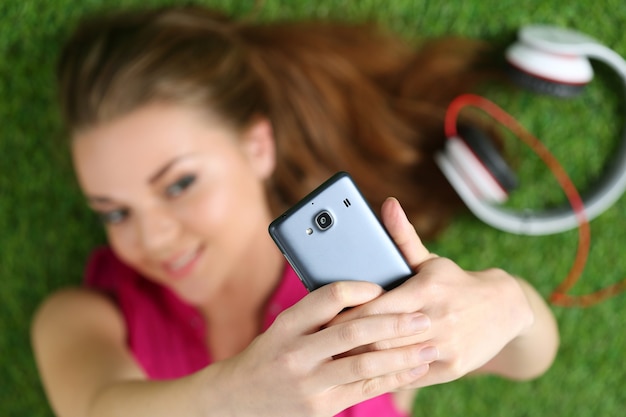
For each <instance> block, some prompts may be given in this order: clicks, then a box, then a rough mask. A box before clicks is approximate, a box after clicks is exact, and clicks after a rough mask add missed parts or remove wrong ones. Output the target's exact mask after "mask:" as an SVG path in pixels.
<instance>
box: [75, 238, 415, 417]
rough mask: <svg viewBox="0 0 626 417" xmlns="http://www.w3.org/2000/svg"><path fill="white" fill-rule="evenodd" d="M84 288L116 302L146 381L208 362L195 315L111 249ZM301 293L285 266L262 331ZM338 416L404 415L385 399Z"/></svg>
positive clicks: (94, 263) (94, 264)
mask: <svg viewBox="0 0 626 417" xmlns="http://www.w3.org/2000/svg"><path fill="white" fill-rule="evenodd" d="M85 285H86V286H87V287H89V288H93V289H97V290H100V291H103V292H105V293H107V294H108V295H110V296H111V297H112V298H113V299H114V300H115V301H116V303H117V304H118V306H119V307H120V309H121V311H122V313H123V315H124V318H125V321H126V326H127V331H128V346H129V349H130V350H131V351H132V353H133V355H134V357H135V359H136V360H137V362H138V363H139V364H140V366H141V367H142V368H143V369H144V371H145V372H146V374H147V375H148V377H149V378H150V379H155V380H156V379H172V378H179V377H182V376H185V375H189V374H191V373H193V372H196V371H199V370H200V369H202V368H204V367H206V366H207V365H209V364H211V363H212V359H211V356H210V352H208V350H207V348H206V344H205V341H206V337H205V335H206V327H205V322H204V320H203V318H202V316H201V315H200V313H199V312H198V311H197V310H196V309H195V308H194V307H192V306H190V305H188V304H185V303H184V302H183V301H181V300H180V299H179V298H178V297H177V296H176V295H175V294H174V293H173V292H171V291H170V290H168V289H167V288H165V287H163V286H160V285H158V284H156V283H153V282H152V281H149V280H147V279H144V278H142V277H141V276H140V275H139V274H138V273H137V272H136V271H134V270H133V269H131V268H129V267H128V266H127V265H125V264H124V263H122V262H121V261H120V260H119V259H118V258H117V257H116V256H115V255H114V254H113V252H112V250H111V249H110V248H101V249H97V250H95V251H94V252H93V254H92V255H91V258H90V260H89V263H88V265H87V270H86V275H85ZM306 293H307V292H306V289H305V288H304V286H303V285H302V284H301V283H300V281H299V279H298V277H297V276H296V274H295V272H293V270H292V269H291V268H290V267H289V266H287V267H286V268H285V273H284V274H283V278H282V281H281V283H280V284H279V286H278V288H277V289H276V291H275V293H274V294H273V295H272V297H271V299H270V302H269V303H268V304H267V308H266V311H265V314H264V320H263V330H264V331H265V330H266V329H267V328H268V327H269V326H270V325H271V324H272V322H273V321H274V319H276V317H277V316H278V314H279V313H280V312H281V311H283V310H285V309H287V308H289V307H291V306H292V305H293V304H295V303H296V302H298V301H299V300H300V299H301V298H302V297H304V296H305V295H306ZM337 417H407V416H406V415H405V414H402V413H400V412H398V411H397V410H396V409H395V407H394V405H393V403H392V398H391V395H390V394H386V395H381V396H379V397H377V398H373V399H371V400H368V401H365V402H363V403H360V404H357V405H355V406H353V407H351V408H349V409H347V410H344V411H343V412H341V413H339V414H338V415H337Z"/></svg>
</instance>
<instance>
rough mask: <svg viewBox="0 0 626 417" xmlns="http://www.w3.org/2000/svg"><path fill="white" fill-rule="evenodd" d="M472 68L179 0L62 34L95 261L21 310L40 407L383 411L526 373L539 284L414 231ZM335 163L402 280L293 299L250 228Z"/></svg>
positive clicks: (326, 27)
mask: <svg viewBox="0 0 626 417" xmlns="http://www.w3.org/2000/svg"><path fill="white" fill-rule="evenodd" d="M480 55H481V53H480V48H479V47H477V46H476V45H475V44H473V43H471V42H461V41H455V42H446V41H442V42H438V43H433V44H430V45H423V47H422V48H420V50H419V51H417V52H416V51H415V50H413V49H411V48H409V47H407V46H406V45H405V44H404V43H403V42H401V41H400V40H398V39H396V38H394V37H392V36H389V35H385V34H382V33H380V32H379V31H377V30H376V29H374V28H372V27H357V26H347V25H339V24H330V23H319V22H318V23H315V22H310V23H302V22H301V23H298V24H288V23H285V24H279V23H275V24H270V25H259V24H250V23H242V22H235V21H232V20H230V19H228V18H226V17H224V16H221V15H218V14H215V13H213V12H210V11H207V10H203V9H199V8H166V9H160V10H153V11H143V12H128V13H123V14H119V15H114V16H110V17H106V18H100V19H97V20H92V21H86V22H85V23H83V25H82V26H80V27H79V28H78V29H77V31H76V32H75V33H74V35H73V36H72V38H71V39H70V40H69V42H68V44H67V45H66V47H65V49H64V52H63V56H62V59H61V63H60V67H59V80H60V86H61V104H62V109H63V114H64V117H65V121H66V123H67V125H68V127H69V129H70V134H71V137H72V142H71V150H72V156H73V160H74V165H75V169H76V174H77V177H78V180H79V184H80V187H81V189H82V191H83V192H84V194H85V197H86V199H87V202H88V204H89V205H90V206H91V207H92V209H93V210H94V211H95V212H96V213H98V214H99V215H100V217H101V218H102V220H103V222H104V224H105V228H106V232H107V236H108V240H109V243H110V248H103V249H100V250H97V251H95V252H94V255H93V256H92V258H91V260H90V262H89V265H88V268H87V272H86V279H85V286H84V287H83V288H79V289H65V290H61V291H59V292H58V293H56V294H54V295H52V296H51V297H50V298H49V299H47V300H46V301H45V302H44V303H43V305H42V306H41V308H40V309H39V311H38V313H37V315H36V317H35V320H34V323H33V345H34V351H35V355H36V359H37V362H38V366H39V369H40V372H41V376H42V381H43V383H44V386H45V389H46V392H47V395H48V397H49V400H50V403H51V405H52V408H53V409H54V410H55V412H56V413H57V414H58V415H60V416H114V415H133V416H142V415H150V416H158V415H179V416H183V415H200V416H204V415H220V416H230V415H233V416H248V415H254V416H272V417H276V416H296V415H297V416H332V415H340V416H344V417H347V416H354V417H362V416H399V415H405V414H406V413H408V412H409V410H410V407H411V404H412V400H413V393H414V390H415V389H417V388H419V387H423V386H428V385H433V384H439V383H443V382H447V381H452V380H454V379H457V378H460V377H462V376H464V375H467V374H469V373H492V374H497V375H501V376H504V377H507V378H512V379H528V378H533V377H536V376H538V375H540V374H542V373H543V372H544V371H545V370H546V369H547V368H548V367H549V366H550V364H551V363H552V361H553V359H554V356H555V352H556V349H557V346H558V332H557V329H556V325H555V321H554V319H553V317H552V315H551V313H550V310H549V309H548V308H547V306H546V305H545V303H544V302H543V300H542V299H541V297H540V296H539V294H537V292H536V291H535V290H534V289H533V288H532V287H530V286H529V285H528V284H527V283H526V282H524V281H523V280H520V279H516V278H514V277H512V276H510V275H509V274H507V273H506V272H504V271H501V270H498V269H490V270H486V271H481V272H469V271H464V270H462V269H460V268H459V267H458V266H457V265H456V264H454V263H453V262H452V261H450V260H447V259H443V258H440V257H437V256H436V255H434V254H431V253H429V252H428V250H427V249H426V248H425V247H424V246H423V245H422V243H421V241H420V238H419V237H418V235H417V234H416V231H415V230H416V229H417V230H418V231H419V232H420V233H421V234H422V236H426V237H432V236H433V235H434V233H435V232H436V231H437V230H438V229H439V228H440V227H441V226H442V225H443V224H445V222H446V220H447V218H448V216H449V214H450V213H451V212H452V207H453V206H454V203H455V202H456V199H455V198H454V197H453V196H454V194H453V193H452V191H451V190H450V188H449V187H448V186H447V185H446V183H445V181H444V180H443V179H442V177H441V175H439V174H438V173H437V171H436V169H435V166H434V164H433V163H432V161H431V155H432V153H433V152H434V150H435V149H437V147H438V146H439V145H440V144H441V143H440V142H441V133H439V130H440V128H441V121H442V109H443V108H445V104H446V103H447V102H448V101H449V100H450V99H451V98H452V97H454V96H455V95H456V94H458V93H460V92H462V91H464V89H466V88H468V87H469V86H470V84H471V83H472V82H474V81H476V80H479V79H482V77H483V76H482V72H479V71H478V70H477V68H478V64H479V62H480V59H478V58H479V57H480ZM339 169H344V170H347V171H350V172H351V174H352V175H353V177H354V178H355V180H356V181H357V183H358V184H359V185H360V186H361V188H362V189H363V191H364V193H365V195H366V197H367V198H368V199H369V200H370V202H371V203H372V204H374V205H375V206H379V207H380V206H382V209H381V212H380V214H381V217H382V220H383V223H384V224H385V226H386V228H387V229H388V230H389V232H390V234H391V236H392V238H393V239H394V240H395V242H396V243H397V245H398V246H399V248H400V249H401V251H402V253H403V254H404V256H405V257H406V259H407V261H408V262H409V264H410V265H411V267H412V268H413V270H414V271H415V276H414V277H412V278H410V279H409V280H408V281H407V282H406V283H404V284H403V285H401V286H400V287H398V288H396V289H394V290H392V291H389V292H386V293H383V292H382V290H381V289H380V288H379V287H377V286H376V285H373V284H370V283H365V282H340V283H335V284H330V285H327V286H324V287H322V288H321V289H319V290H317V291H314V292H312V293H310V294H306V291H305V290H304V288H303V287H302V285H300V283H299V282H298V279H297V277H296V276H295V274H294V272H293V271H292V270H291V269H290V268H289V267H288V266H287V265H286V263H285V261H284V258H283V257H282V255H281V253H280V252H279V251H278V250H277V248H276V247H275V245H274V244H273V242H272V241H271V238H270V237H269V235H268V233H267V226H268V224H269V223H270V221H271V220H272V219H273V218H274V217H275V216H276V215H278V214H279V212H280V211H282V210H283V209H284V208H286V207H287V206H289V205H290V204H293V203H294V202H295V201H297V199H299V198H300V197H302V196H303V195H304V194H306V193H307V192H308V191H310V190H311V189H312V188H313V187H315V186H316V185H318V184H319V183H320V182H321V181H322V180H324V179H326V177H328V176H329V175H330V174H332V173H334V172H335V171H337V170H339ZM387 195H394V196H396V197H398V198H399V199H400V200H401V201H402V202H403V204H405V206H406V209H407V213H408V214H409V216H410V218H411V222H410V221H409V220H408V218H407V216H405V214H404V211H403V209H402V208H401V207H400V204H399V202H398V200H396V199H395V198H385V197H386V196H387ZM413 225H415V228H414V227H413ZM348 307H354V308H350V309H349V310H346V309H347V308H348Z"/></svg>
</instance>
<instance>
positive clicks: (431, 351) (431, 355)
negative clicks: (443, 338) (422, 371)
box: [419, 346, 439, 362]
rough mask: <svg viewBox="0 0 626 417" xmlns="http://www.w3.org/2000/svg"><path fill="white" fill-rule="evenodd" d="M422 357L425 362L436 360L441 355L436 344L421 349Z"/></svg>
mask: <svg viewBox="0 0 626 417" xmlns="http://www.w3.org/2000/svg"><path fill="white" fill-rule="evenodd" d="M419 355H420V359H421V360H423V361H424V362H433V361H436V360H437V358H438V357H439V351H438V350H437V348H436V347H434V346H427V347H425V348H424V349H422V350H420V353H419Z"/></svg>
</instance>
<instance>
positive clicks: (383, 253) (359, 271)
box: [269, 172, 413, 291]
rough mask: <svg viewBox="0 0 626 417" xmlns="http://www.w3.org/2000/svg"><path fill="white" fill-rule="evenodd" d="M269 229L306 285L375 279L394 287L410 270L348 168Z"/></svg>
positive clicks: (312, 287) (310, 289)
mask: <svg viewBox="0 0 626 417" xmlns="http://www.w3.org/2000/svg"><path fill="white" fill-rule="evenodd" d="M269 233H270V235H271V236H272V239H274V242H275V243H276V245H277V246H278V248H279V249H280V250H281V252H282V253H283V255H284V256H285V258H286V259H287V261H288V262H289V264H290V265H291V267H292V268H293V269H294V271H295V272H296V274H297V275H298V276H299V277H300V280H301V281H302V283H303V284H304V286H305V287H306V288H307V289H308V290H309V291H313V290H315V289H317V288H319V287H321V286H323V285H325V284H328V283H331V282H334V281H341V280H358V281H371V282H374V283H377V284H379V285H380V286H382V287H383V288H385V289H386V290H390V289H392V288H394V287H396V286H398V285H400V284H401V283H402V282H404V281H405V280H406V279H407V278H408V277H410V276H411V275H413V274H412V271H411V268H410V267H409V265H408V263H407V262H406V260H405V259H404V257H403V256H402V254H401V253H400V250H399V249H398V247H397V246H396V245H395V243H394V242H393V240H392V239H391V237H390V236H389V234H388V233H387V230H386V229H385V228H384V226H383V225H382V223H381V222H380V220H379V219H378V217H377V216H376V214H375V213H374V212H373V211H372V209H371V208H370V206H369V204H368V203H367V201H366V200H365V198H364V197H363V195H362V194H361V192H360V191H359V189H358V188H357V186H356V184H355V183H354V181H353V180H352V178H351V177H350V175H349V174H348V173H347V172H338V173H337V174H335V175H333V176H332V177H331V178H330V179H328V180H327V181H325V182H324V183H323V184H322V185H320V186H319V187H318V188H316V189H315V190H314V191H312V192H311V193H310V194H308V195H307V196H306V197H304V198H303V199H302V200H301V201H299V202H298V203H297V204H296V205H294V206H293V207H291V208H290V209H288V210H287V211H286V212H285V213H283V214H282V215H281V216H279V217H278V218H277V219H275V220H274V221H273V222H272V223H271V224H270V226H269Z"/></svg>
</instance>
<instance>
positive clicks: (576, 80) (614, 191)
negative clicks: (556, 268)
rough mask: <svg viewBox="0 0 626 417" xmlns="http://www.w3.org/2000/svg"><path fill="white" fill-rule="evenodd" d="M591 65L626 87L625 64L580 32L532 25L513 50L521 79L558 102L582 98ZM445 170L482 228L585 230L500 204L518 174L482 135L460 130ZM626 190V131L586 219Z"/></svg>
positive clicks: (442, 161)
mask: <svg viewBox="0 0 626 417" xmlns="http://www.w3.org/2000/svg"><path fill="white" fill-rule="evenodd" d="M588 58H592V59H596V60H598V61H601V62H604V63H606V64H607V65H608V66H609V67H611V68H613V70H614V71H615V72H617V74H618V75H619V77H620V79H621V80H622V81H623V82H624V88H625V91H624V94H626V61H625V60H624V59H623V58H622V57H621V56H620V55H618V54H617V53H616V52H615V51H613V50H611V49H609V48H607V47H606V46H604V45H601V44H600V43H598V42H597V41H596V40H595V39H593V38H590V37H589V36H586V35H584V34H582V33H579V32H577V31H573V30H569V29H563V28H558V27H552V26H540V25H535V26H527V27H523V28H522V29H520V31H519V32H518V41H517V42H516V43H514V44H513V45H511V46H510V47H509V48H508V49H507V51H506V59H507V61H508V63H509V64H510V66H511V67H512V69H513V72H514V73H515V78H516V80H517V81H518V82H519V83H520V84H523V85H525V86H527V87H530V88H531V89H533V90H536V91H539V92H542V93H549V94H554V95H558V96H563V97H566V96H572V95H575V94H577V93H578V92H579V91H580V90H581V89H582V88H583V87H584V85H585V84H587V83H588V82H589V81H591V79H592V78H593V71H592V68H591V64H590V63H589V60H588ZM435 159H436V162H437V164H438V165H439V167H440V169H441V170H442V172H443V173H444V175H445V176H446V178H447V179H448V181H449V182H450V183H451V184H452V186H453V187H454V189H455V190H456V192H457V193H458V195H459V196H460V197H461V199H462V200H463V202H464V203H465V204H466V205H467V207H468V208H469V209H470V210H471V211H472V212H473V213H474V215H476V217H478V218H479V219H481V220H482V221H483V222H485V223H487V224H489V225H491V226H493V227H495V228H497V229H500V230H503V231H506V232H510V233H516V234H524V235H548V234H554V233H560V232H564V231H566V230H569V229H573V228H575V227H577V226H578V225H579V218H578V216H577V214H576V213H575V212H574V210H573V209H572V208H571V207H570V206H569V205H566V206H563V207H557V208H554V209H549V210H545V211H514V210H510V209H507V208H503V207H498V204H500V203H503V202H504V201H506V199H507V197H508V191H510V190H511V189H512V188H514V186H515V183H516V178H515V174H514V173H513V172H512V170H511V169H510V168H509V167H508V165H507V164H506V162H505V161H504V158H502V157H501V156H500V154H499V152H498V151H497V150H496V149H495V146H493V144H491V143H490V141H489V140H488V139H487V138H485V137H484V135H481V133H480V132H479V131H478V130H475V129H471V128H469V129H468V128H467V127H466V128H465V129H461V128H460V129H459V135H458V137H451V138H448V140H447V143H446V146H445V148H444V150H443V151H442V152H440V153H438V154H437V155H436V156H435ZM624 191H626V128H625V130H624V132H623V133H622V141H621V143H620V144H619V147H618V149H617V150H616V151H615V156H614V158H613V160H612V161H610V163H609V164H608V165H607V166H606V167H605V172H604V174H603V175H602V177H601V178H600V179H599V181H598V184H597V185H596V186H595V187H594V188H593V189H591V190H589V191H588V192H587V193H586V194H585V195H583V205H584V215H585V217H586V219H587V220H591V219H593V218H595V217H597V216H598V215H600V214H602V213H603V212H604V211H605V210H607V209H608V208H609V207H611V206H612V205H613V204H614V203H615V202H616V201H617V200H618V199H619V198H620V197H621V196H622V194H623V193H624Z"/></svg>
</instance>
